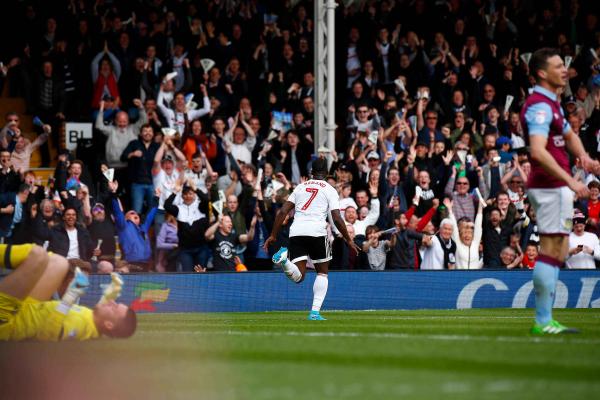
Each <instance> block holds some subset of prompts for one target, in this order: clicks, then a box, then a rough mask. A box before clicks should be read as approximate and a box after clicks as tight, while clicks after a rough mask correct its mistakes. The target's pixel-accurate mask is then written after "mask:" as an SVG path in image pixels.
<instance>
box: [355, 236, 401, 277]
mask: <svg viewBox="0 0 600 400" xmlns="http://www.w3.org/2000/svg"><path fill="white" fill-rule="evenodd" d="M382 232H383V231H380V230H379V228H378V227H377V226H376V225H369V226H367V229H366V231H365V236H366V240H365V241H364V242H363V244H362V250H363V251H364V252H365V253H366V254H367V259H368V260H369V267H370V268H371V269H372V270H375V271H383V270H384V269H385V260H386V254H387V253H388V252H389V251H390V249H391V248H392V247H394V245H395V244H396V235H394V234H392V238H391V239H390V240H380V237H381V235H382Z"/></svg>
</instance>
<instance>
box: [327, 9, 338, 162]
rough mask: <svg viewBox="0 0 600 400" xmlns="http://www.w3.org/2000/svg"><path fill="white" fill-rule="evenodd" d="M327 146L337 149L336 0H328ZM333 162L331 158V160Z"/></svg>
mask: <svg viewBox="0 0 600 400" xmlns="http://www.w3.org/2000/svg"><path fill="white" fill-rule="evenodd" d="M326 7H327V122H326V125H325V129H326V131H327V147H328V148H329V149H330V150H335V128H336V125H335V8H336V7H337V4H336V3H335V0H327V5H326ZM330 163H331V160H330Z"/></svg>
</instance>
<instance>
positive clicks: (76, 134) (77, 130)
mask: <svg viewBox="0 0 600 400" xmlns="http://www.w3.org/2000/svg"><path fill="white" fill-rule="evenodd" d="M91 138H92V124H90V123H81V122H67V123H66V124H65V147H66V148H67V149H69V150H75V149H76V148H77V140H79V139H91Z"/></svg>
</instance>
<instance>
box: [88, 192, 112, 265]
mask: <svg viewBox="0 0 600 400" xmlns="http://www.w3.org/2000/svg"><path fill="white" fill-rule="evenodd" d="M88 231H89V232H90V237H91V238H92V242H94V243H98V242H99V241H100V240H102V244H101V245H100V256H99V260H106V261H108V262H110V263H111V264H113V265H114V264H115V252H116V242H115V236H116V231H115V224H114V222H113V220H112V219H111V216H110V215H107V214H106V207H105V206H104V204H103V203H96V204H94V206H93V207H92V221H91V223H90V224H89V225H88Z"/></svg>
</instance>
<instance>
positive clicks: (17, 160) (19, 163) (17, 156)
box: [10, 125, 50, 173]
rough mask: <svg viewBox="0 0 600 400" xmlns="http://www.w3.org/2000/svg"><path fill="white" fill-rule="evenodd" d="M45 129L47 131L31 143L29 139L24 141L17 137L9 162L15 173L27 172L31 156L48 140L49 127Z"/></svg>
mask: <svg viewBox="0 0 600 400" xmlns="http://www.w3.org/2000/svg"><path fill="white" fill-rule="evenodd" d="M45 128H46V129H48V131H47V132H44V133H43V134H41V135H39V136H38V137H37V138H35V140H34V141H33V142H30V141H29V139H26V138H25V137H24V136H19V138H18V139H17V140H16V143H15V149H14V150H13V151H12V153H11V155H10V161H11V163H12V165H13V167H14V168H15V170H16V171H19V172H21V173H24V172H25V171H28V170H29V165H30V162H31V154H32V153H33V152H34V151H36V150H37V149H38V147H40V146H41V145H42V144H44V143H45V142H46V141H47V140H48V133H49V132H50V129H49V128H50V126H49V125H45ZM43 165H49V163H47V162H43Z"/></svg>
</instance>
